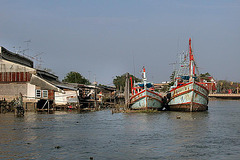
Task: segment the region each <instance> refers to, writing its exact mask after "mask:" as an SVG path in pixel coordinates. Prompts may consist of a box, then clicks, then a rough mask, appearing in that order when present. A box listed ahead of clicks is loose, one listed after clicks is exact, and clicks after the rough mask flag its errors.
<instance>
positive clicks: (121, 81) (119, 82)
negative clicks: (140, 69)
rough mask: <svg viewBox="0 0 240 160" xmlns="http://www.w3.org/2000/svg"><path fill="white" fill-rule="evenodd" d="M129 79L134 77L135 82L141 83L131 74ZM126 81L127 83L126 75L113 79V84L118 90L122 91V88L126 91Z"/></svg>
mask: <svg viewBox="0 0 240 160" xmlns="http://www.w3.org/2000/svg"><path fill="white" fill-rule="evenodd" d="M129 77H132V79H133V82H134V81H135V82H140V81H141V79H139V78H137V77H135V76H133V75H131V74H129ZM125 81H126V73H125V74H123V75H121V76H116V78H114V79H113V84H114V85H115V86H116V88H117V89H119V90H120V87H122V89H124V87H125ZM130 86H131V85H130Z"/></svg>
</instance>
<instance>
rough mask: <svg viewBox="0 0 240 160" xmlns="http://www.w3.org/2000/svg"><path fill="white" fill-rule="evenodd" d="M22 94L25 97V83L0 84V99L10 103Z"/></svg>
mask: <svg viewBox="0 0 240 160" xmlns="http://www.w3.org/2000/svg"><path fill="white" fill-rule="evenodd" d="M19 93H22V95H23V96H27V84H26V83H0V97H1V98H5V99H6V100H7V101H11V100H13V99H14V98H16V97H18V96H19Z"/></svg>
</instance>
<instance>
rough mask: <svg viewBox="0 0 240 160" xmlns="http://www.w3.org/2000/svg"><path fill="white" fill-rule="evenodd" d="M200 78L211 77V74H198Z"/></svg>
mask: <svg viewBox="0 0 240 160" xmlns="http://www.w3.org/2000/svg"><path fill="white" fill-rule="evenodd" d="M200 77H201V78H207V77H211V74H210V73H208V72H207V73H201V74H200Z"/></svg>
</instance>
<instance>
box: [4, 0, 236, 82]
mask: <svg viewBox="0 0 240 160" xmlns="http://www.w3.org/2000/svg"><path fill="white" fill-rule="evenodd" d="M0 20H1V23H0V46H3V47H5V48H6V49H8V50H10V51H13V52H14V51H17V50H24V49H27V48H29V51H27V50H26V51H25V54H26V55H29V56H35V55H37V54H40V55H39V56H38V57H41V59H42V61H43V62H42V67H43V68H49V69H51V70H52V71H53V72H54V73H55V74H56V75H57V76H59V79H60V80H61V79H63V78H64V76H65V75H66V74H67V73H68V72H70V71H76V72H79V73H81V74H82V75H83V76H84V77H86V78H87V79H90V81H91V82H93V81H94V79H95V78H96V81H98V83H100V84H105V85H111V84H112V80H113V78H115V76H120V75H122V74H124V73H126V72H129V73H130V74H135V75H136V76H137V77H140V70H141V69H142V67H143V66H145V67H146V71H147V77H148V80H149V81H153V82H155V83H159V82H162V81H168V80H169V77H170V75H171V74H172V71H173V66H172V65H171V63H174V62H175V61H176V60H177V53H180V52H182V51H186V50H187V49H188V39H189V38H192V44H193V51H194V54H195V58H196V61H197V64H198V66H199V70H200V73H206V72H209V73H210V74H211V75H212V76H214V78H215V79H217V80H220V79H221V80H229V81H240V76H239V74H238V73H237V68H240V64H239V62H238V61H239V59H240V54H239V52H240V45H239V44H240V29H239V28H240V1H236V0H229V1H225V0H213V1H208V0H203V1H191V0H183V1H177V0H172V1H167V0H128V1H122V0H113V1H109V0H90V1H89V0H82V1H78V0H71V1H63V0H51V1H46V0H36V1H31V0H23V1H8V0H1V10H0ZM28 40H31V42H26V41H28ZM13 47H15V48H13ZM19 47H21V48H19Z"/></svg>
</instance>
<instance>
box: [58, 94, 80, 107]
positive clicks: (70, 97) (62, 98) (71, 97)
mask: <svg viewBox="0 0 240 160" xmlns="http://www.w3.org/2000/svg"><path fill="white" fill-rule="evenodd" d="M77 102H78V101H77V93H76V91H71V90H65V94H63V93H60V92H55V104H56V105H66V104H67V103H77Z"/></svg>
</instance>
